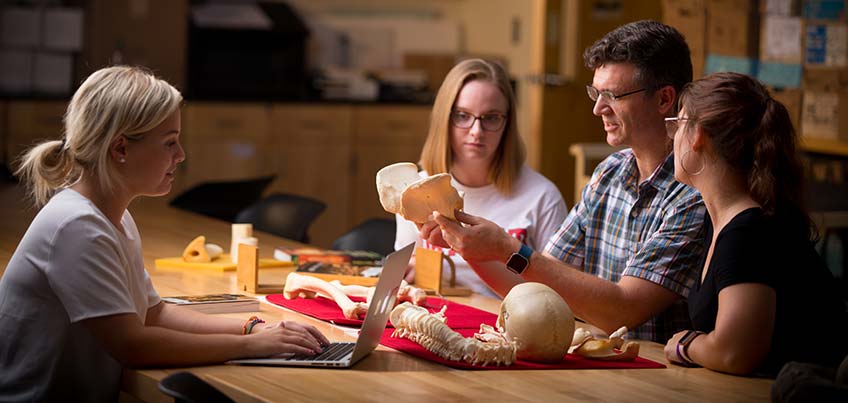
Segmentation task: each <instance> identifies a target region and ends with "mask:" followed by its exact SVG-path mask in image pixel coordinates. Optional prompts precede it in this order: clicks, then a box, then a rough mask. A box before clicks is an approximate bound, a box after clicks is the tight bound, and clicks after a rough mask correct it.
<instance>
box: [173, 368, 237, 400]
mask: <svg viewBox="0 0 848 403" xmlns="http://www.w3.org/2000/svg"><path fill="white" fill-rule="evenodd" d="M159 390H160V391H162V393H164V394H166V395H168V396H171V397H173V398H174V402H176V403H201V402H207V403H230V402H234V400H233V399H230V398H229V397H227V395H225V394H224V393H223V392H221V391H220V390H218V389H216V388H215V387H214V386H212V385H210V384H209V383H208V382H206V381H204V380H203V379H200V378H198V377H197V375H194V374H192V373H191V372H177V373H175V374H171V375H168V376H166V377H165V378H162V380H161V381H159Z"/></svg>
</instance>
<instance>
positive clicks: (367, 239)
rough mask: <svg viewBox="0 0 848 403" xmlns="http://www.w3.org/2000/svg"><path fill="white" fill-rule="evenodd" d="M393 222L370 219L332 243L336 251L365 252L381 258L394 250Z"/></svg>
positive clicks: (383, 219)
mask: <svg viewBox="0 0 848 403" xmlns="http://www.w3.org/2000/svg"><path fill="white" fill-rule="evenodd" d="M396 227H397V224H396V223H395V220H392V219H388V218H372V219H370V220H366V221H365V222H363V223H362V224H359V225H357V226H356V227H354V228H353V229H352V230H350V231H348V233H346V234H344V235H342V236H340V237H339V238H338V239H336V240H335V241H333V249H336V250H367V251H371V252H377V253H379V254H381V255H383V256H386V255H388V254H389V253H392V252H394V250H395V231H396Z"/></svg>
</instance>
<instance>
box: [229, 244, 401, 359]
mask: <svg viewBox="0 0 848 403" xmlns="http://www.w3.org/2000/svg"><path fill="white" fill-rule="evenodd" d="M413 249H415V243H411V244H409V245H407V246H406V247H404V248H403V249H400V250H398V251H396V252H394V253H392V254H390V255H389V256H388V257H387V258H386V262H385V263H384V264H383V271H382V272H380V278H379V280H377V286H376V287H377V288H376V289H375V290H374V296H373V297H372V298H371V304H370V305H369V306H368V313H366V315H365V319H364V320H363V321H362V329H361V330H360V332H359V338H358V339H357V340H356V343H345V342H337V343H330V345H329V346H327V347H326V348H324V351H322V352H321V353H320V354H318V355H312V356H300V355H294V356H291V357H286V358H246V359H239V360H232V361H228V362H227V363H228V364H242V365H269V366H302V367H337V368H350V367H351V366H353V364H356V362H357V361H359V360H361V359H362V358H364V357H365V356H366V355H368V354H370V353H371V352H372V351H374V349H375V348H377V345H378V344H380V337H382V335H383V330H384V329H385V328H386V322H387V321H388V320H389V314H390V313H391V312H392V309H394V307H395V300H396V299H397V292H398V288H400V281H401V279H403V275H404V273H405V272H406V267H407V265H408V264H409V258H410V257H412V250H413Z"/></svg>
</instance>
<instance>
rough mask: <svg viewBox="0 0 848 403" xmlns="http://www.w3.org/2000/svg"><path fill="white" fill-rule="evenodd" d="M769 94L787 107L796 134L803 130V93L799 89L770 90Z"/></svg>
mask: <svg viewBox="0 0 848 403" xmlns="http://www.w3.org/2000/svg"><path fill="white" fill-rule="evenodd" d="M769 92H770V93H771V97H772V98H774V100H775V101H777V102H780V103H781V104H783V106H784V107H786V111H787V112H788V113H789V118H790V119H792V126H794V127H795V131H796V132H799V131H800V130H801V107H802V102H803V94H804V93H803V91H801V90H799V89H780V88H769Z"/></svg>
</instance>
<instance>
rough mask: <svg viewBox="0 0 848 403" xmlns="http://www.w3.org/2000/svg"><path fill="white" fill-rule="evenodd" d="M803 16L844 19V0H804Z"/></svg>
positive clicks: (818, 18)
mask: <svg viewBox="0 0 848 403" xmlns="http://www.w3.org/2000/svg"><path fill="white" fill-rule="evenodd" d="M803 13H804V18H808V19H813V20H844V19H845V0H804V10H803Z"/></svg>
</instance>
